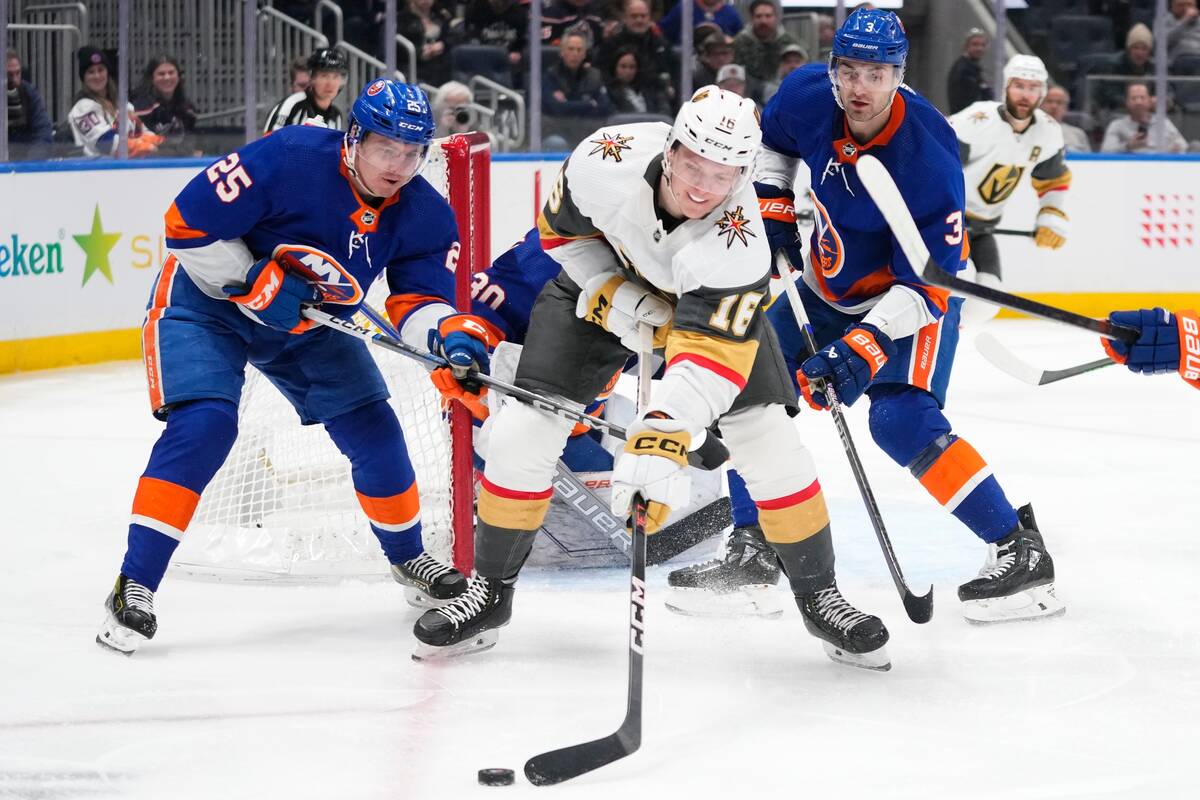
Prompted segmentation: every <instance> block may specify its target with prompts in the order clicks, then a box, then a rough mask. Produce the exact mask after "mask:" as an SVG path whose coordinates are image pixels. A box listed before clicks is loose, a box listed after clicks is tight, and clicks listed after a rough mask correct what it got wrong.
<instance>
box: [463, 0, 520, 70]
mask: <svg viewBox="0 0 1200 800" xmlns="http://www.w3.org/2000/svg"><path fill="white" fill-rule="evenodd" d="M463 28H464V32H465V33H466V37H467V39H468V40H469V41H472V42H476V43H478V44H490V45H494V46H496V47H503V48H504V49H505V50H507V51H508V63H509V64H511V65H512V68H513V72H518V71H519V70H520V68H521V62H522V59H523V57H524V56H523V53H524V52H525V48H526V47H528V45H529V5H528V4H527V3H519V2H517V0H470V2H469V3H467V11H466V15H465V17H464V19H463Z"/></svg>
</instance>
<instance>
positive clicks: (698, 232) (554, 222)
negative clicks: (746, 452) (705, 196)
mask: <svg viewBox="0 0 1200 800" xmlns="http://www.w3.org/2000/svg"><path fill="white" fill-rule="evenodd" d="M670 130H671V128H670V126H669V125H667V124H665V123H661V122H649V123H638V124H633V125H619V126H612V127H605V128H601V129H600V130H598V131H596V132H595V133H594V134H592V135H591V136H588V137H585V138H584V140H583V142H582V143H581V144H580V145H579V146H578V147H576V148H575V150H574V152H572V153H571V157H570V158H569V159H568V160H567V163H566V164H564V165H563V169H562V170H561V171H560V173H559V176H558V181H557V183H556V185H555V187H554V190H553V191H552V192H551V195H550V197H549V199H548V200H547V202H546V206H545V208H544V209H543V211H542V214H541V216H540V217H539V219H538V228H539V232H540V234H541V242H542V249H543V250H545V252H546V253H547V254H549V255H550V256H551V257H552V258H554V259H555V260H556V261H558V262H559V263H560V264H562V266H563V269H564V271H565V272H566V273H567V275H568V276H569V277H570V278H571V279H572V280H573V281H574V282H575V283H576V284H577V285H579V286H580V287H583V286H585V285H586V284H587V282H588V280H589V279H590V278H592V277H594V276H596V275H599V274H602V273H606V272H618V273H622V274H624V275H625V276H626V277H628V278H632V279H634V280H637V281H639V282H641V283H642V284H643V285H647V286H649V287H651V288H653V289H656V290H657V291H658V293H659V294H660V295H662V296H664V297H665V298H667V299H669V300H671V301H673V302H674V303H675V317H674V321H673V327H672V329H671V332H670V336H669V338H668V340H667V362H668V369H667V375H666V376H665V377H664V380H663V384H662V386H661V388H660V390H659V391H658V392H656V395H655V404H654V405H655V407H656V408H659V409H661V410H665V411H667V412H668V413H670V414H671V416H673V417H675V418H677V419H686V420H689V421H694V422H696V423H698V424H700V425H702V426H707V425H708V424H709V423H711V422H712V420H714V419H716V418H717V417H718V416H720V415H721V414H723V413H724V412H725V411H727V410H728V409H729V406H730V404H732V402H733V400H734V398H736V397H737V395H738V393H739V392H740V391H741V389H742V387H743V386H744V385H745V380H746V378H747V376H748V375H749V372H750V368H751V365H752V363H753V360H754V354H755V352H756V351H757V339H756V336H757V332H758V327H757V326H758V325H759V324H760V321H761V314H760V313H759V308H758V306H759V303H760V301H761V300H763V299H764V296H765V294H766V292H767V284H768V271H769V267H770V257H771V253H770V248H769V247H768V245H767V239H766V234H765V232H764V230H763V223H762V217H761V215H760V214H759V210H758V198H757V197H756V196H755V194H754V189H753V187H752V186H751V185H750V184H749V183H747V184H746V185H745V186H744V187H742V188H741V189H740V190H739V191H738V192H737V193H736V194H734V195H733V196H731V197H730V198H729V199H728V200H727V201H726V202H725V203H724V204H722V205H720V206H718V207H717V208H716V209H715V210H714V211H713V212H712V213H710V214H709V215H708V216H706V217H704V218H702V219H693V220H684V221H681V222H680V221H675V222H676V223H677V224H674V226H672V225H671V224H670V222H669V223H668V224H666V225H664V223H663V221H662V220H661V219H660V218H659V215H658V211H657V210H656V203H655V195H656V192H657V187H658V185H659V180H660V178H661V176H662V166H663V149H664V146H665V144H666V140H667V135H668V134H669V133H670ZM688 392H690V394H691V395H692V398H691V399H685V398H684V395H685V394H687V393H688ZM660 399H661V402H660Z"/></svg>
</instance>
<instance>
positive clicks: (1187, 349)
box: [1100, 308, 1200, 388]
mask: <svg viewBox="0 0 1200 800" xmlns="http://www.w3.org/2000/svg"><path fill="white" fill-rule="evenodd" d="M1108 319H1109V321H1110V322H1112V323H1113V324H1114V325H1123V326H1125V327H1127V328H1134V329H1135V330H1137V331H1139V332H1140V333H1141V336H1139V337H1138V340H1137V341H1136V342H1134V343H1133V344H1129V343H1127V342H1122V341H1119V340H1117V339H1101V340H1100V341H1101V344H1103V345H1104V350H1105V352H1107V353H1108V355H1109V358H1111V359H1112V360H1113V361H1116V362H1117V363H1118V364H1124V365H1125V366H1127V367H1129V369H1130V370H1132V371H1133V372H1140V373H1142V374H1143V375H1151V374H1154V373H1159V372H1175V371H1176V370H1178V371H1179V374H1180V375H1181V376H1182V377H1183V379H1184V380H1185V381H1187V382H1188V383H1190V384H1192V385H1193V386H1196V387H1197V388H1200V319H1198V318H1197V315H1196V312H1195V311H1179V312H1176V313H1174V314H1172V313H1171V312H1170V311H1167V310H1166V309H1165V308H1143V309H1139V310H1137V311H1114V312H1113V313H1111V314H1109V315H1108Z"/></svg>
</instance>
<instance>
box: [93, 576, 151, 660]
mask: <svg viewBox="0 0 1200 800" xmlns="http://www.w3.org/2000/svg"><path fill="white" fill-rule="evenodd" d="M104 611H105V614H104V623H103V624H102V625H101V626H100V632H99V633H97V634H96V644H98V645H100V646H101V647H106V648H108V649H110V650H115V651H117V652H118V653H122V654H123V655H127V656H131V655H133V653H134V651H135V650H137V649H138V647H139V646H140V645H141V644H142V642H145V641H148V640H150V639H153V638H154V633H155V631H157V630H158V621H157V620H156V619H155V617H154V592H152V591H150V590H149V589H147V588H146V587H145V586H142V585H141V584H140V583H138V582H137V581H133V580H130V579H129V578H127V577H125V576H124V575H118V576H117V582H116V584H115V585H114V586H113V590H112V591H111V592H110V593H109V595H108V599H107V600H105V601H104Z"/></svg>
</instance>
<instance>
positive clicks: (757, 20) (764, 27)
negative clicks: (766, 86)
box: [733, 0, 799, 82]
mask: <svg viewBox="0 0 1200 800" xmlns="http://www.w3.org/2000/svg"><path fill="white" fill-rule="evenodd" d="M789 44H799V42H797V41H796V39H795V38H794V37H793V36H792V35H791V34H790V33H785V32H784V30H783V28H781V27H780V26H779V12H778V11H777V10H776V9H775V0H750V27H748V28H743V29H742V31H741V33H739V34H738V35H737V36H735V37H733V60H734V61H736V62H737V63H738V64H741V65H742V66H743V67H745V68H746V74H747V75H748V76H750V77H751V78H754V79H755V80H756V81H760V82H762V81H771V80H775V76H776V74H777V73H778V72H779V57H780V54H781V52H782V51H783V48H784V46H786V45H789Z"/></svg>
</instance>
